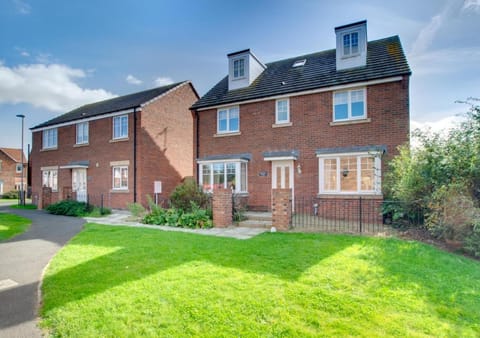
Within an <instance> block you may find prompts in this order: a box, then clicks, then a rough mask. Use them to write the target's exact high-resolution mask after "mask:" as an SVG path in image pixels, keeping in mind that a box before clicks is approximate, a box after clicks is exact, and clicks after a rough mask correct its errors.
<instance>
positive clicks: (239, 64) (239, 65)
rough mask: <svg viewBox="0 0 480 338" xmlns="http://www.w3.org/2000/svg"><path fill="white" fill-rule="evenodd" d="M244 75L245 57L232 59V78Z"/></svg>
mask: <svg viewBox="0 0 480 338" xmlns="http://www.w3.org/2000/svg"><path fill="white" fill-rule="evenodd" d="M244 76H245V59H237V60H234V61H233V78H234V79H237V78H241V77H244Z"/></svg>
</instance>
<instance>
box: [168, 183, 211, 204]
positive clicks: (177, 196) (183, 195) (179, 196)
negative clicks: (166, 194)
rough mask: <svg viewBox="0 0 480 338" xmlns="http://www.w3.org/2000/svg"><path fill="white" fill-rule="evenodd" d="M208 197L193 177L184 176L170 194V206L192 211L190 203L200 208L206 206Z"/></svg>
mask: <svg viewBox="0 0 480 338" xmlns="http://www.w3.org/2000/svg"><path fill="white" fill-rule="evenodd" d="M208 200H209V197H208V195H207V194H206V193H204V192H203V191H202V190H201V189H200V187H199V186H198V185H197V183H196V182H195V180H194V179H192V178H186V179H185V180H184V181H183V183H181V184H179V185H177V187H176V188H175V190H174V191H173V192H172V194H171V195H170V201H171V203H172V206H173V207H174V208H176V209H180V210H182V211H184V212H191V211H192V203H191V202H194V203H195V205H197V206H199V207H200V208H202V209H206V208H207V207H208Z"/></svg>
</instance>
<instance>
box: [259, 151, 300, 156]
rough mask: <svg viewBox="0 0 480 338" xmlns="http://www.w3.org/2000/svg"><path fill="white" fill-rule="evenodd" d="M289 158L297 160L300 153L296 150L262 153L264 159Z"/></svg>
mask: <svg viewBox="0 0 480 338" xmlns="http://www.w3.org/2000/svg"><path fill="white" fill-rule="evenodd" d="M290 156H291V157H295V158H298V156H300V152H299V151H298V150H284V151H266V152H264V153H263V157H264V158H271V157H290Z"/></svg>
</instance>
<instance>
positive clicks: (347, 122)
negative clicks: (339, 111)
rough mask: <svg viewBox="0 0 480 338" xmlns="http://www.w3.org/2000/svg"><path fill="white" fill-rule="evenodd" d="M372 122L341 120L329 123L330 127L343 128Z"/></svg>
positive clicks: (366, 120) (365, 120)
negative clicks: (348, 125)
mask: <svg viewBox="0 0 480 338" xmlns="http://www.w3.org/2000/svg"><path fill="white" fill-rule="evenodd" d="M369 122H372V120H371V119H370V118H366V119H358V120H342V121H333V122H330V125H331V126H332V127H333V126H344V125H347V124H361V123H369Z"/></svg>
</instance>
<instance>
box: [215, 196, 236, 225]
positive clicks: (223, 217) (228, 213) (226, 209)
mask: <svg viewBox="0 0 480 338" xmlns="http://www.w3.org/2000/svg"><path fill="white" fill-rule="evenodd" d="M212 209H213V210H212V211H213V225H214V226H215V227H217V228H225V227H228V226H229V225H232V223H233V216H232V190H231V189H216V190H214V191H213V200H212Z"/></svg>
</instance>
